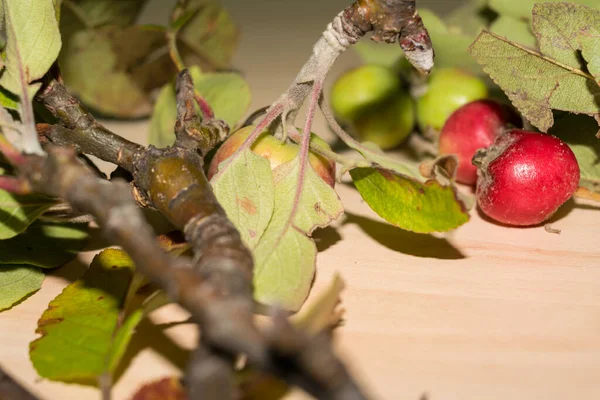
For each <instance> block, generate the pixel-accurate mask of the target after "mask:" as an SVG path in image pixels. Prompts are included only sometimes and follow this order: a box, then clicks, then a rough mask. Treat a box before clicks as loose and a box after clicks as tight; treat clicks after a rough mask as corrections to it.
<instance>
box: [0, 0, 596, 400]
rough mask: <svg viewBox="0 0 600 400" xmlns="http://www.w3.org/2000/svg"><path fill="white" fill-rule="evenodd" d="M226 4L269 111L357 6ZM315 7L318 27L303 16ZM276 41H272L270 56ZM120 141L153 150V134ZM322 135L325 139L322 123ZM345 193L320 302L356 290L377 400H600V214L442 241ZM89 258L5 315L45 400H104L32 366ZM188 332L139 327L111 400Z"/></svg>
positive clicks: (346, 351) (346, 62)
mask: <svg viewBox="0 0 600 400" xmlns="http://www.w3.org/2000/svg"><path fill="white" fill-rule="evenodd" d="M225 3H226V4H227V5H228V6H230V7H231V9H232V11H233V14H234V16H235V17H236V18H237V19H238V20H239V21H241V23H242V34H243V36H242V38H243V40H242V47H241V49H240V52H239V54H238V57H237V60H236V65H238V66H239V67H240V68H242V69H243V70H244V71H245V72H246V77H247V79H248V80H249V81H250V84H251V86H252V90H253V95H254V99H253V107H259V106H262V105H265V104H268V103H269V102H271V101H272V100H274V99H275V98H276V97H277V95H278V94H279V92H280V91H281V90H283V89H284V88H285V87H287V84H288V83H289V81H290V80H291V79H292V77H293V75H294V74H295V71H296V70H297V69H298V68H299V67H300V66H301V64H302V62H303V60H304V59H305V56H307V55H308V54H309V49H310V47H311V44H312V42H313V41H314V40H315V39H316V37H317V36H318V34H319V32H320V31H321V30H322V27H323V26H324V24H325V23H326V21H327V20H328V19H329V18H330V17H331V15H333V14H334V13H335V12H336V11H337V10H339V9H341V7H342V6H343V5H344V4H347V3H348V1H345V0H328V1H327V2H323V1H316V0H310V1H309V0H306V1H303V2H292V1H279V2H273V1H267V0H263V1H258V0H256V1H253V2H252V4H253V6H252V10H249V9H248V6H247V4H248V3H250V2H243V4H242V2H237V1H234V0H229V1H225ZM284 3H285V4H284ZM301 3H302V7H301V8H302V10H304V11H302V10H299V11H298V12H296V13H295V17H296V18H295V19H294V20H293V21H289V20H288V23H287V26H289V29H288V30H287V31H283V30H282V26H283V22H282V20H280V19H276V18H275V22H274V24H272V25H269V24H268V23H267V22H268V21H269V20H273V18H274V16H275V15H282V13H284V12H285V11H286V10H288V11H289V10H290V7H292V5H298V7H300V5H299V4H301ZM423 3H426V2H421V4H423ZM429 3H430V4H433V3H435V2H434V1H430V2H429ZM438 3H439V4H448V2H447V1H446V0H444V1H443V2H438ZM314 4H319V7H318V8H316V10H319V11H320V12H319V13H317V14H316V15H315V14H311V13H308V12H307V11H306V10H310V9H312V10H315V8H314ZM311 7H313V8H311ZM158 9H160V8H158ZM250 11H252V12H250ZM269 12H271V13H273V14H272V16H270V15H268V14H266V13H269ZM266 38H272V42H271V43H270V44H268V45H267V46H266V49H265V47H264V45H263V46H261V45H260V44H261V43H265V42H264V41H265V40H266ZM273 49H277V51H273ZM353 65H356V58H355V57H354V56H352V55H351V54H348V55H345V56H343V57H342V59H341V60H340V63H339V64H338V65H336V67H335V70H334V74H337V73H340V72H341V71H343V70H344V69H346V68H348V67H350V66H353ZM111 128H113V129H114V130H116V131H117V132H119V133H122V134H125V135H126V136H127V137H128V138H131V139H135V140H138V141H140V142H144V141H145V132H146V123H145V122H138V123H120V124H114V123H113V124H111ZM315 131H317V132H320V133H323V132H327V131H326V129H325V127H324V124H323V121H322V119H320V118H318V119H317V120H316V126H315ZM325 135H326V134H325ZM338 189H339V193H340V195H341V197H342V199H343V201H344V204H345V206H346V211H347V215H346V217H345V218H344V219H343V220H342V221H340V222H339V223H338V224H337V225H336V227H335V229H333V228H332V229H327V230H324V231H322V232H319V233H317V234H316V237H317V240H318V242H319V247H320V249H321V250H322V251H321V252H320V253H319V256H318V274H317V279H316V282H315V287H314V290H313V294H314V293H316V292H318V290H319V289H322V288H324V287H325V286H326V285H327V283H328V282H329V280H330V279H331V277H332V276H333V274H334V273H335V272H340V273H341V274H342V276H343V277H344V279H345V280H346V282H347V286H348V287H347V289H346V291H345V292H344V295H343V299H344V306H345V308H346V309H347V313H346V323H345V325H344V326H343V327H342V328H341V329H340V330H339V331H338V332H339V334H338V342H337V343H338V347H339V349H340V352H341V354H342V355H343V357H344V359H346V360H347V361H348V362H349V365H350V368H351V369H352V370H353V371H354V372H355V374H356V375H357V376H358V377H359V378H360V380H361V381H362V382H363V383H364V384H365V386H366V387H367V388H368V389H369V391H370V392H371V393H372V394H373V395H374V397H375V398H378V399H389V400H404V399H407V400H408V399H410V400H416V399H418V398H419V397H420V396H421V395H422V394H423V393H428V394H429V398H430V399H432V400H480V399H486V400H495V399H498V400H505V399H511V400H521V399H523V400H525V399H527V400H530V399H544V400H563V399H571V398H582V399H597V398H600V379H599V377H600V245H599V244H598V232H600V208H599V207H598V206H595V205H593V204H591V203H585V202H580V203H577V204H576V203H575V202H573V201H572V202H570V203H569V204H568V205H567V206H566V207H564V208H563V209H562V210H561V212H560V213H559V215H557V217H556V218H555V221H554V222H553V226H554V227H555V228H559V229H562V234H561V235H553V234H549V233H547V232H545V231H544V229H543V228H527V229H516V228H506V227H501V226H498V225H495V224H492V223H489V222H486V221H484V220H482V219H481V218H480V216H479V215H478V213H477V212H472V221H471V222H469V223H468V224H467V225H465V226H464V227H462V228H460V229H459V230H458V231H456V232H454V233H453V234H452V235H450V236H447V237H434V236H429V235H416V234H411V233H407V232H403V231H401V230H398V229H395V228H392V227H390V226H389V225H386V224H385V223H383V222H381V220H380V219H379V218H377V217H376V216H375V215H374V213H373V212H372V211H371V210H370V209H369V208H368V207H367V206H366V205H365V204H364V203H363V202H362V201H361V199H360V197H359V196H358V195H357V193H356V192H355V191H354V190H353V189H351V188H350V187H348V186H346V185H339V186H338ZM91 256H92V253H86V254H84V255H83V256H82V257H81V260H79V261H78V262H73V263H71V264H69V265H68V266H66V267H64V268H62V269H60V270H59V271H56V272H55V273H54V274H52V275H51V276H49V277H48V278H47V279H46V281H45V282H44V286H43V288H42V290H40V291H39V292H38V293H36V294H35V295H34V296H32V297H31V298H29V299H28V300H27V301H26V302H24V303H23V304H21V305H19V306H18V307H16V308H14V309H13V310H10V311H7V312H4V313H0V365H1V366H2V368H5V369H6V370H7V371H8V372H10V373H11V374H13V375H14V376H15V377H16V378H17V379H18V380H19V381H21V382H22V383H24V384H25V385H26V386H27V387H29V388H30V389H31V390H33V391H34V392H35V393H36V394H37V395H39V396H40V397H41V398H42V399H47V400H55V399H56V400H58V399H60V400H63V399H64V400H68V399H92V400H93V399H99V398H100V397H99V394H98V391H97V390H96V389H93V388H89V387H84V386H79V385H65V384H61V383H55V382H49V381H45V380H41V379H39V378H38V377H37V375H36V374H35V371H34V370H33V368H32V366H31V363H30V361H29V359H28V355H27V351H28V344H29V342H30V341H31V340H33V339H34V338H36V335H35V334H34V330H35V326H36V322H37V319H38V318H39V316H40V315H41V313H42V311H43V310H44V309H45V307H46V306H47V304H48V302H49V301H50V300H51V299H52V298H54V297H55V296H56V295H57V294H58V293H60V291H61V290H62V289H63V287H64V286H65V284H66V283H67V282H69V281H70V280H72V279H75V278H76V277H77V276H79V275H81V274H82V273H83V271H84V269H85V265H86V263H88V262H89V260H90V259H91ZM186 319H187V315H186V314H185V313H184V312H182V311H181V310H180V309H178V308H177V307H176V306H168V307H166V308H164V309H161V310H159V311H158V312H156V313H154V314H153V315H152V321H153V324H154V325H153V324H150V323H144V324H143V325H141V326H140V328H139V329H138V334H136V336H135V337H134V340H133V343H134V345H133V346H132V348H131V349H130V350H129V351H128V353H127V356H126V364H128V366H129V368H127V369H126V370H125V372H124V373H123V374H122V375H121V376H120V377H119V379H118V381H117V382H116V386H115V391H114V398H115V399H117V400H121V399H128V398H130V397H131V395H132V394H133V393H134V391H135V390H136V388H137V387H139V385H140V384H141V383H142V382H145V381H148V380H151V379H154V378H158V377H162V376H165V375H171V374H177V373H179V371H180V368H181V367H182V366H183V365H184V364H185V360H186V358H187V357H188V351H189V349H190V348H192V347H193V345H194V342H195V338H196V336H197V333H196V332H195V330H194V329H193V328H192V327H191V326H190V325H189V324H185V323H183V324H169V323H171V322H184V321H185V320H186ZM302 397H303V396H301V395H300V394H294V395H293V398H302Z"/></svg>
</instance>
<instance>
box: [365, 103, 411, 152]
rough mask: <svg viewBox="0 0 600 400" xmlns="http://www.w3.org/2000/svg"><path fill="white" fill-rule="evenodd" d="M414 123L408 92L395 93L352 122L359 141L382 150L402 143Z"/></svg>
mask: <svg viewBox="0 0 600 400" xmlns="http://www.w3.org/2000/svg"><path fill="white" fill-rule="evenodd" d="M414 125H415V107H414V105H413V101H412V98H411V97H410V95H409V94H408V93H402V92H399V93H397V94H396V95H395V96H394V97H393V98H391V99H390V100H389V101H388V102H386V103H385V104H378V105H377V106H375V107H373V108H372V109H370V110H369V111H366V112H364V113H363V114H362V115H360V116H359V117H358V118H357V119H356V121H355V122H354V131H355V133H356V135H357V136H358V139H359V140H361V141H363V142H364V141H367V142H372V143H375V144H376V145H377V146H379V147H380V148H381V149H382V150H388V149H392V148H394V147H396V146H398V145H399V144H400V143H402V142H403V141H404V140H405V139H406V138H407V137H408V136H409V135H410V133H411V132H412V129H413V126H414Z"/></svg>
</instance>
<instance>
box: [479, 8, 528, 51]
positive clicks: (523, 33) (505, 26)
mask: <svg viewBox="0 0 600 400" xmlns="http://www.w3.org/2000/svg"><path fill="white" fill-rule="evenodd" d="M490 31H492V32H494V33H495V34H497V35H499V36H504V37H505V38H507V39H508V40H510V41H512V42H516V43H520V44H522V45H523V46H527V47H531V48H532V49H535V48H536V44H537V43H536V40H535V36H533V33H532V32H531V28H530V25H529V22H527V21H523V20H521V19H516V18H513V17H511V16H507V15H501V16H500V17H498V19H496V20H495V21H494V22H493V23H492V25H491V26H490Z"/></svg>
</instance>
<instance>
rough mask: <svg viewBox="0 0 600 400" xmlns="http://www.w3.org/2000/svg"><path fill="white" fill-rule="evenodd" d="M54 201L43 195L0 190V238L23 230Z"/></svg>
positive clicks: (11, 235)
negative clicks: (22, 194) (18, 193)
mask: <svg viewBox="0 0 600 400" xmlns="http://www.w3.org/2000/svg"><path fill="white" fill-rule="evenodd" d="M54 204H55V201H54V200H52V199H49V198H47V197H43V196H37V195H27V196H17V195H14V194H11V193H8V192H6V191H4V190H0V240H4V239H10V238H12V237H14V236H16V235H18V234H19V233H21V232H23V231H24V230H25V229H26V228H27V227H28V226H29V225H30V224H31V223H32V222H33V221H35V220H36V219H37V218H38V217H39V216H40V215H42V214H43V213H44V211H46V210H48V209H49V208H50V207H52V205H54Z"/></svg>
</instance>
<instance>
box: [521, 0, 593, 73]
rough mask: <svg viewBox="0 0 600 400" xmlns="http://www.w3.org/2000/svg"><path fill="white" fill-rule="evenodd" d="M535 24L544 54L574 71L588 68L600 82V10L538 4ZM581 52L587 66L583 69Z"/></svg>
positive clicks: (534, 19) (570, 5) (534, 11)
mask: <svg viewBox="0 0 600 400" xmlns="http://www.w3.org/2000/svg"><path fill="white" fill-rule="evenodd" d="M532 24H533V29H534V31H535V33H536V36H537V38H538V43H539V46H540V51H541V52H542V53H543V54H545V55H546V56H548V57H552V58H553V59H555V60H557V61H559V62H561V63H563V64H566V65H569V66H571V67H573V68H577V69H582V67H583V68H587V70H588V71H589V72H590V74H592V75H593V76H594V77H595V78H596V82H600V10H596V9H593V8H589V7H585V6H580V5H576V4H569V3H558V4H536V5H535V7H534V8H533V21H532ZM578 51H581V56H583V58H584V60H585V61H587V65H585V66H582V65H581V64H582V62H581V60H580V57H581V56H580V55H579V53H578Z"/></svg>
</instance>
